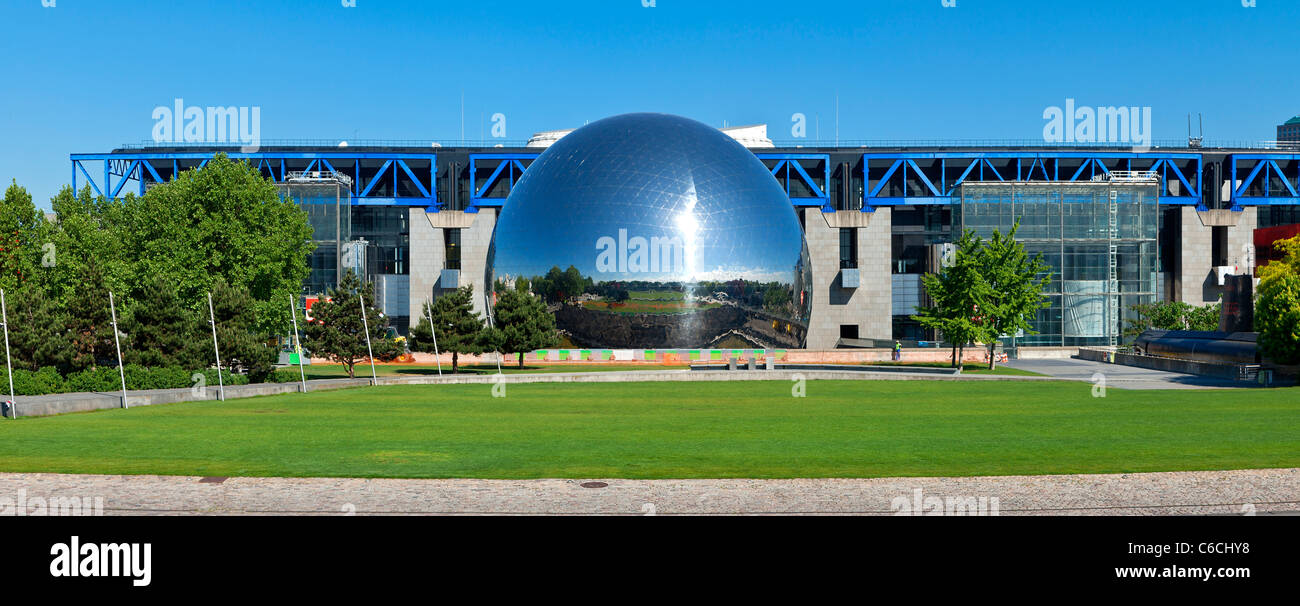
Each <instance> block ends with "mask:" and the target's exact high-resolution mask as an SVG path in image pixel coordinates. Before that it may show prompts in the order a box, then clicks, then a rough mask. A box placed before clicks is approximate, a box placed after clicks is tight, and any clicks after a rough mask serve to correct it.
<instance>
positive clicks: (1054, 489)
mask: <svg viewBox="0 0 1300 606" xmlns="http://www.w3.org/2000/svg"><path fill="white" fill-rule="evenodd" d="M593 482H594V484H593ZM584 484H586V485H587V486H595V487H586V486H584ZM602 484H603V486H601V485H602ZM918 491H919V492H918ZM96 497H98V498H102V500H103V501H102V504H103V505H102V507H103V513H104V514H105V515H191V514H199V515H246V514H289V515H348V514H357V515H365V514H394V515H422V514H448V515H482V514H507V515H534V514H545V515H573V514H602V515H645V514H649V513H654V514H657V515H680V514H687V515H692V514H693V515H719V514H742V515H779V514H796V515H824V514H866V515H892V514H895V513H898V512H900V511H909V510H911V509H912V508H913V507H914V506H916V505H917V504H919V505H921V507H922V508H923V510H924V511H931V509H930V507H931V505H932V504H934V503H936V502H935V501H934V500H933V498H935V497H937V498H939V499H940V501H939V502H937V503H939V504H941V506H942V508H943V510H944V511H946V512H954V513H955V512H956V511H959V510H960V509H959V505H958V504H959V503H960V507H969V509H971V510H974V511H975V512H976V513H980V512H983V513H987V514H993V513H995V512H996V513H997V514H998V515H1181V514H1235V515H1241V514H1251V513H1256V514H1273V513H1288V512H1295V511H1297V510H1300V470H1298V469H1266V470H1243V471H1199V472H1177V473H1135V474H1122V475H1121V474H1114V475H1065V476H1061V475H1058V476H1002V477H979V478H877V479H817V480H616V479H601V480H387V479H380V480H365V479H334V478H301V479H296V478H198V477H179V476H177V477H160V476H94V475H60V474H13V473H8V474H0V510H3V509H4V508H5V507H6V506H8V507H12V504H11V503H14V502H20V501H21V502H25V503H27V505H28V506H29V507H31V506H33V504H34V503H35V502H36V500H37V499H39V500H41V501H42V502H43V503H53V502H63V503H66V502H67V499H71V498H80V499H82V500H83V502H85V503H87V504H89V503H92V502H93V501H94V499H95V498H96ZM52 499H59V501H53V500H52ZM2 513H6V514H7V513H8V512H2Z"/></svg>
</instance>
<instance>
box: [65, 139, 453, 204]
mask: <svg viewBox="0 0 1300 606" xmlns="http://www.w3.org/2000/svg"><path fill="white" fill-rule="evenodd" d="M214 155H215V154H213V153H212V152H156V153H114V154H72V156H71V159H72V187H73V190H76V189H77V183H78V175H80V176H82V177H84V178H85V180H86V184H87V185H89V186H90V188H91V190H92V191H93V192H94V193H95V194H97V195H102V196H106V197H109V198H117V197H119V196H120V195H122V191H123V189H125V188H126V186H127V184H128V183H132V182H134V183H135V184H136V188H137V190H136V191H137V192H138V195H144V192H145V189H146V188H147V186H148V184H150V183H164V182H166V179H167V178H174V177H175V176H176V175H179V174H180V173H181V172H182V171H183V170H186V169H190V168H198V167H202V166H204V165H206V164H207V163H208V161H209V160H211V159H212V158H213V156H214ZM227 155H229V156H230V158H231V159H234V160H243V161H246V162H248V163H249V164H251V165H252V166H254V167H255V168H257V169H258V170H259V171H260V172H261V173H262V175H263V176H265V177H267V178H270V179H271V180H272V181H274V182H276V183H284V182H285V177H286V175H287V174H288V173H290V172H297V171H308V172H310V171H331V172H335V173H340V174H344V175H347V176H348V177H350V178H351V179H352V185H351V187H350V191H351V193H352V203H353V204H387V205H399V206H424V207H426V208H427V209H429V210H431V211H437V210H439V209H440V204H439V203H438V199H437V193H438V189H437V186H436V183H437V171H438V159H437V155H436V154H433V153H397V152H391V153H389V152H254V153H242V152H231V153H229V154H227ZM95 162H102V163H103V170H102V173H100V174H102V175H103V177H102V180H96V179H95V176H94V174H95V173H99V171H98V170H96V171H95V173H92V172H91V171H90V170H87V166H88V165H89V166H92V167H94V163H95ZM426 165H427V166H426ZM96 168H97V167H96ZM164 175H165V176H164Z"/></svg>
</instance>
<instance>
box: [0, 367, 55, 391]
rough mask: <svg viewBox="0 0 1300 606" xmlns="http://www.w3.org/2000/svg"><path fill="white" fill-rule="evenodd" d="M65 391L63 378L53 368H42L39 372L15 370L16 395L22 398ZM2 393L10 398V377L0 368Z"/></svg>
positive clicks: (0, 389) (0, 388)
mask: <svg viewBox="0 0 1300 606" xmlns="http://www.w3.org/2000/svg"><path fill="white" fill-rule="evenodd" d="M62 391H64V387H63V377H61V376H59V373H58V371H56V370H54V368H53V367H47V368H42V369H40V370H38V371H35V372H33V371H30V370H26V369H22V368H19V369H15V370H14V393H15V394H17V395H20V396H43V395H45V394H51V393H61V392H62ZM0 392H3V393H4V396H5V397H6V398H7V397H8V396H9V375H8V374H6V373H5V369H4V368H3V367H0Z"/></svg>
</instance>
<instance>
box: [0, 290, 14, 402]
mask: <svg viewBox="0 0 1300 606" xmlns="http://www.w3.org/2000/svg"><path fill="white" fill-rule="evenodd" d="M0 321H3V322H4V329H5V369H7V370H8V371H9V415H10V416H12V417H13V418H15V419H17V418H18V405H17V404H16V403H15V398H14V365H13V361H12V360H10V358H9V308H8V307H6V306H5V291H4V290H3V289H0Z"/></svg>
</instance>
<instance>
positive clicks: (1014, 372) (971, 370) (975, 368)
mask: <svg viewBox="0 0 1300 606" xmlns="http://www.w3.org/2000/svg"><path fill="white" fill-rule="evenodd" d="M865 365H866V366H919V367H923V368H952V363H951V362H867V363H865ZM961 371H962V373H963V374H974V375H1002V376H1008V377H1041V376H1044V375H1043V374H1041V373H1036V372H1033V371H1030V370H1021V369H1019V368H1011V367H1010V366H1003V365H1001V364H998V365H997V368H994V369H993V370H989V366H988V363H981V362H967V363H966V364H965V365H964V366H963V367H962V370H961Z"/></svg>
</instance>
